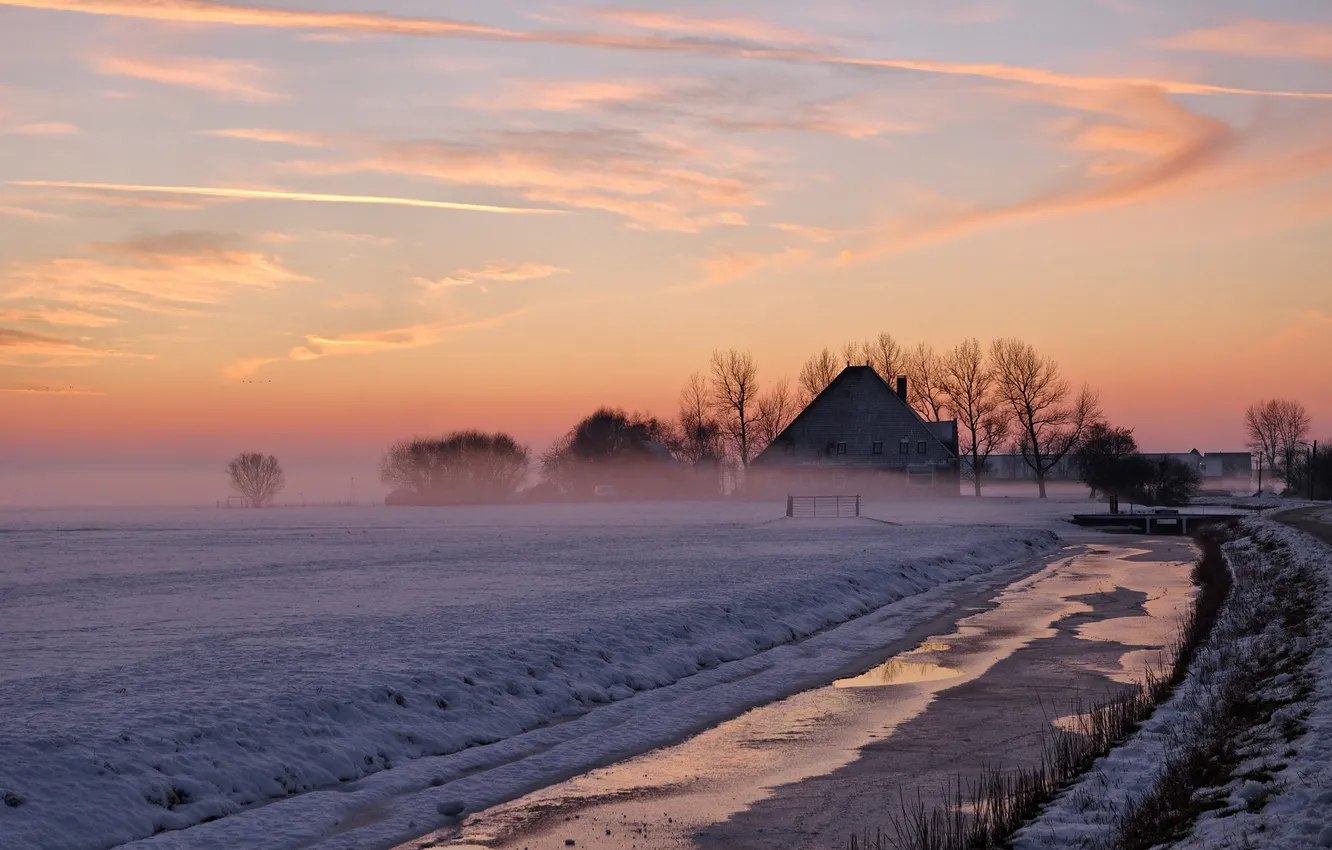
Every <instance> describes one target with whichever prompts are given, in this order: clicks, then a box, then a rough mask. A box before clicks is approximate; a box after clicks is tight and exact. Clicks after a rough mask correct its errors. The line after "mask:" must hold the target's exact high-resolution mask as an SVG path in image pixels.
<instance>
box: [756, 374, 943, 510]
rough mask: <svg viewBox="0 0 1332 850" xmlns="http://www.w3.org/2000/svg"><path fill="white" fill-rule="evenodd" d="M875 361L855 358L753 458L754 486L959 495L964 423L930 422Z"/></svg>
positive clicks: (900, 382)
mask: <svg viewBox="0 0 1332 850" xmlns="http://www.w3.org/2000/svg"><path fill="white" fill-rule="evenodd" d="M906 397H907V379H906V378H898V379H897V387H896V388H894V387H891V386H889V385H888V383H887V382H886V381H884V380H883V378H881V377H880V376H879V374H878V373H877V372H875V371H874V369H873V368H871V367H869V366H848V367H847V368H846V369H844V370H842V373H841V374H840V375H838V376H837V377H836V378H834V379H833V382H832V383H831V384H829V385H828V386H827V388H826V389H824V391H823V392H821V393H819V395H818V396H817V397H816V398H815V399H814V400H813V401H811V402H810V403H809V406H808V407H806V408H805V409H804V410H803V411H802V412H801V413H800V415H799V416H797V417H796V418H795V419H794V420H793V421H792V422H791V424H790V425H789V426H787V428H786V430H784V431H782V433H781V434H779V435H778V436H777V439H775V440H773V442H772V444H771V445H769V446H768V447H767V448H766V449H764V450H763V452H762V453H761V454H760V455H759V456H758V457H757V458H755V459H754V461H753V463H751V464H750V469H749V482H748V485H747V486H748V488H749V490H750V491H751V492H755V491H756V490H757V491H759V492H763V493H767V494H771V495H781V494H787V493H793V492H802V493H811V494H812V493H814V491H820V493H822V492H823V491H826V492H827V493H858V494H872V493H890V492H895V491H904V490H906V489H908V488H912V489H920V490H925V491H931V492H935V493H937V494H939V495H950V496H956V495H959V479H958V462H957V446H958V438H957V423H956V422H955V421H947V422H926V421H925V420H924V419H922V418H921V417H920V415H919V414H917V413H916V411H915V410H913V409H912V408H911V405H910V404H908V403H907V401H906Z"/></svg>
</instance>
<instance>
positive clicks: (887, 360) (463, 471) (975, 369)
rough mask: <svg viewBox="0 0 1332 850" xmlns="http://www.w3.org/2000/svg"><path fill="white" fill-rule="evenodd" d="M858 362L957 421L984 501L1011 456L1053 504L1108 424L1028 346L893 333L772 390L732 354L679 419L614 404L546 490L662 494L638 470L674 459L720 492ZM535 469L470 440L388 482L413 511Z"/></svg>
mask: <svg viewBox="0 0 1332 850" xmlns="http://www.w3.org/2000/svg"><path fill="white" fill-rule="evenodd" d="M851 365H863V366H869V367H871V368H873V369H874V370H875V371H876V372H877V373H878V374H879V375H880V377H882V378H883V379H884V380H885V381H886V382H888V383H889V385H890V386H891V385H892V384H894V383H895V382H896V380H897V378H898V377H899V376H904V377H906V378H907V387H908V397H907V403H908V404H910V405H911V406H912V408H914V409H915V410H916V412H917V413H919V414H920V416H921V417H922V418H923V419H925V420H927V421H941V420H944V419H947V418H953V419H956V420H957V423H958V434H959V450H960V454H961V455H962V456H963V457H964V458H965V459H966V460H967V463H965V464H964V465H963V473H964V475H965V476H966V477H967V478H968V479H970V480H971V481H972V482H973V487H974V489H975V492H976V495H980V492H981V481H982V478H983V477H984V474H985V470H986V469H987V466H988V462H989V458H990V456H991V455H992V454H994V453H996V452H999V451H1003V450H1005V449H1011V450H1012V451H1014V452H1015V453H1017V454H1019V455H1020V456H1021V457H1022V458H1023V459H1024V461H1025V462H1026V463H1027V465H1028V466H1029V467H1030V468H1031V470H1032V472H1033V474H1034V475H1035V477H1036V480H1037V485H1038V488H1039V492H1040V495H1041V496H1042V498H1044V497H1045V495H1046V481H1047V478H1048V476H1049V474H1050V473H1051V471H1052V470H1053V469H1054V468H1055V467H1056V466H1058V465H1059V464H1060V463H1061V462H1062V461H1063V460H1064V459H1065V458H1066V457H1068V456H1069V455H1070V454H1071V453H1072V452H1074V451H1075V450H1076V449H1077V448H1078V446H1079V445H1081V443H1082V441H1083V440H1084V438H1085V435H1086V434H1087V432H1088V429H1089V428H1090V427H1091V426H1092V425H1093V424H1095V423H1097V422H1100V421H1101V418H1102V417H1101V411H1100V406H1099V399H1098V396H1097V394H1096V393H1095V392H1094V391H1093V390H1091V389H1090V388H1089V387H1087V386H1085V385H1084V386H1082V387H1081V388H1079V389H1077V390H1074V389H1073V388H1072V386H1071V385H1070V384H1069V383H1068V381H1067V380H1066V379H1065V378H1064V377H1063V376H1062V375H1061V373H1060V369H1059V364H1058V363H1057V362H1056V361H1055V360H1054V359H1053V358H1051V357H1048V356H1044V355H1042V354H1040V353H1039V352H1038V351H1037V350H1036V349H1035V348H1034V347H1033V346H1031V345H1030V344H1028V343H1026V342H1023V341H1021V340H1017V339H999V340H995V341H994V342H992V343H991V344H990V345H989V346H982V345H981V343H980V341H979V340H975V339H969V340H964V341H963V342H961V343H959V344H958V345H957V346H955V347H954V348H952V349H950V350H948V351H945V352H943V353H942V354H940V353H938V352H936V351H935V350H934V349H933V348H932V347H930V346H928V345H925V344H920V345H917V346H915V347H912V348H907V347H904V346H902V345H901V344H900V343H899V342H898V341H897V340H896V339H895V338H894V337H893V336H892V335H891V334H888V333H881V334H879V335H877V336H876V337H873V338H870V339H867V340H863V341H856V342H850V343H847V344H845V345H843V346H842V347H841V348H840V349H838V350H836V351H834V350H833V349H832V348H827V347H825V348H824V349H822V350H821V351H819V352H817V353H815V354H813V355H812V356H810V357H809V358H808V359H807V360H806V361H805V362H804V364H803V365H802V366H801V368H800V371H799V373H798V376H797V378H796V381H795V382H794V385H793V384H792V381H791V380H790V379H789V378H788V377H781V378H778V379H777V380H775V381H773V382H772V383H771V384H770V385H767V386H765V385H764V384H763V383H761V381H760V377H759V367H758V364H757V362H756V361H755V358H754V356H753V354H752V353H751V352H748V351H741V350H738V349H729V350H725V351H722V350H718V351H714V352H713V354H712V356H711V358H710V360H709V362H708V367H707V369H706V371H699V372H694V373H693V374H691V375H690V376H689V378H688V379H687V380H686V381H685V385H684V387H683V388H681V390H680V394H679V397H678V405H677V411H676V416H675V417H674V418H662V417H658V416H654V415H652V414H648V413H638V412H633V413H630V412H626V411H624V410H621V409H619V408H614V407H605V408H601V409H598V410H596V411H594V412H593V413H592V414H590V415H588V416H587V417H585V418H584V419H582V420H581V421H579V422H578V423H577V424H576V425H574V427H573V428H572V429H570V430H569V431H568V432H567V433H566V434H564V435H563V436H561V437H560V438H559V439H558V440H556V441H555V443H554V444H553V445H551V447H550V448H549V449H547V450H546V451H545V452H544V453H542V454H541V456H540V457H539V458H536V459H535V463H536V465H537V467H538V469H539V472H540V476H541V478H542V483H541V484H539V485H538V487H539V488H542V490H544V492H546V493H548V494H551V495H554V494H556V493H558V494H578V495H587V494H589V493H590V491H591V490H592V489H593V488H594V487H595V486H596V485H598V484H605V483H615V482H617V481H629V482H631V484H630V486H631V487H632V486H637V487H640V488H642V487H648V486H649V485H648V484H646V483H645V481H644V479H642V478H636V477H635V476H634V474H633V473H634V471H635V470H641V469H643V468H644V467H646V466H652V465H654V464H656V465H657V467H656V476H657V478H659V479H660V478H662V477H663V476H664V475H665V473H663V472H661V470H660V465H659V464H660V461H662V460H665V459H667V458H669V459H670V460H672V461H674V462H675V463H674V466H676V467H678V468H679V469H682V470H686V471H692V472H694V473H695V474H694V476H693V477H692V478H685V477H682V476H677V480H675V481H674V482H670V483H671V484H673V485H674V486H675V487H676V489H677V490H678V489H680V488H681V487H683V488H684V489H685V490H688V489H690V487H693V488H697V489H700V490H702V491H704V492H712V493H715V492H716V490H717V480H716V478H715V477H712V478H709V477H708V475H714V476H715V474H717V473H719V472H720V470H721V469H723V468H724V467H726V466H728V465H730V466H732V467H735V468H738V469H739V470H744V469H747V468H748V467H749V464H750V463H751V462H752V461H753V460H754V458H756V457H757V456H758V455H759V454H760V453H762V451H763V450H764V449H765V448H767V446H768V445H770V444H771V443H772V442H773V441H774V440H776V438H777V437H778V436H779V435H780V434H781V433H782V431H784V430H785V429H786V428H787V426H788V425H790V423H791V421H792V420H793V419H794V418H795V417H796V415H797V414H798V413H799V412H800V411H801V410H802V409H803V408H804V407H805V406H806V405H807V404H809V402H810V401H812V400H813V399H814V398H815V397H816V396H818V395H819V394H820V393H821V392H823V390H824V389H826V388H827V387H828V385H829V384H831V383H832V381H833V380H834V379H835V378H836V377H837V375H838V374H840V373H841V371H842V369H844V368H845V367H847V366H851ZM532 462H533V459H532V458H531V457H530V456H529V453H528V451H527V449H525V448H524V447H522V446H521V445H519V444H518V443H517V441H515V440H514V439H513V438H512V437H510V436H509V435H507V434H481V433H478V432H472V431H462V432H455V433H453V434H448V435H446V436H444V437H442V438H438V439H429V438H417V439H413V440H406V441H401V442H399V443H396V444H394V446H392V447H391V448H390V449H389V451H388V452H387V453H386V454H385V456H384V458H383V460H382V462H381V478H382V480H383V481H384V483H386V484H388V485H390V486H391V487H394V488H395V491H397V492H398V493H399V496H398V498H399V499H401V500H402V501H405V502H413V501H414V502H420V503H432V504H438V503H453V502H460V501H491V500H495V499H498V498H502V497H503V496H504V495H508V494H512V493H513V492H515V491H516V490H517V489H518V487H519V485H520V482H522V481H523V480H525V477H526V474H527V471H528V470H529V469H530V468H531V465H532ZM698 473H703V475H699V474H698ZM741 474H743V473H741ZM538 492H541V491H538ZM700 494H702V493H700Z"/></svg>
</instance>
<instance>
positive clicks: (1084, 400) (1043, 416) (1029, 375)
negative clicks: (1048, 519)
mask: <svg viewBox="0 0 1332 850" xmlns="http://www.w3.org/2000/svg"><path fill="white" fill-rule="evenodd" d="M990 361H991V364H992V367H993V370H994V377H995V385H996V387H997V389H998V393H999V396H1000V397H1001V398H1002V399H1003V400H1004V402H1005V403H1006V404H1007V405H1008V407H1009V409H1011V410H1012V411H1013V418H1014V422H1015V425H1016V429H1017V448H1018V451H1019V452H1021V454H1022V459H1023V460H1024V461H1026V464H1027V466H1028V467H1030V468H1031V470H1032V472H1034V473H1036V482H1037V484H1038V485H1039V486H1040V491H1041V498H1042V499H1044V498H1045V478H1046V476H1047V475H1049V474H1050V471H1051V470H1052V469H1054V468H1055V466H1056V465H1057V464H1058V463H1059V462H1060V461H1061V460H1063V459H1064V457H1065V456H1067V455H1068V454H1069V453H1070V452H1072V451H1075V450H1077V448H1078V446H1079V445H1080V444H1081V442H1082V439H1083V437H1084V436H1085V435H1086V433H1087V430H1088V429H1089V428H1090V427H1091V426H1092V425H1093V424H1095V423H1096V422H1099V421H1100V420H1101V410H1100V407H1099V401H1100V399H1099V397H1098V396H1097V394H1096V393H1095V392H1093V391H1092V390H1091V388H1090V387H1088V386H1086V385H1083V387H1082V389H1081V390H1080V391H1079V392H1078V395H1077V397H1076V398H1074V399H1073V401H1072V403H1070V402H1069V395H1070V392H1069V387H1068V382H1067V381H1065V380H1064V379H1063V378H1062V377H1061V376H1060V374H1059V364H1058V363H1056V362H1055V361H1054V360H1053V359H1052V358H1050V357H1042V356H1041V355H1040V354H1037V353H1036V349H1034V348H1032V347H1031V345H1029V344H1027V343H1025V342H1022V341H1021V340H1017V339H998V340H995V341H994V344H993V345H992V346H991V347H990Z"/></svg>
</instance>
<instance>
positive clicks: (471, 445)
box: [379, 431, 528, 505]
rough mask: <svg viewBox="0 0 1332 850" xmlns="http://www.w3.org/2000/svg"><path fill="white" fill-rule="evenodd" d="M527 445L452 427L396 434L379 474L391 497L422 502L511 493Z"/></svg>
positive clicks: (491, 499)
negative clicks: (404, 436)
mask: <svg viewBox="0 0 1332 850" xmlns="http://www.w3.org/2000/svg"><path fill="white" fill-rule="evenodd" d="M527 460H528V453H527V449H526V448H524V447H523V446H521V445H519V444H518V442H517V441H516V440H514V439H513V438H512V437H510V436H509V435H508V434H486V433H483V432H481V431H454V432H453V433H451V434H447V435H445V436H444V437H441V438H439V439H431V438H424V437H417V438H415V439H411V440H400V441H398V442H396V443H394V444H393V445H392V446H391V447H389V450H388V451H387V452H385V453H384V456H383V457H382V458H381V459H380V463H379V477H380V479H381V480H382V481H383V482H384V483H385V484H388V485H390V486H392V487H393V488H394V489H395V491H396V495H395V497H393V498H395V499H397V500H400V501H404V502H409V503H412V504H421V505H449V504H469V503H471V504H477V503H485V502H498V501H503V500H505V499H507V498H509V497H510V496H512V495H513V494H514V493H515V492H516V491H517V489H518V487H519V485H521V484H522V482H523V478H524V476H525V475H526V473H527Z"/></svg>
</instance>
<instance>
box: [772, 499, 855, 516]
mask: <svg viewBox="0 0 1332 850" xmlns="http://www.w3.org/2000/svg"><path fill="white" fill-rule="evenodd" d="M786 515H787V516H789V517H792V518H794V519H837V518H841V517H858V516H860V497H859V496H787V497H786Z"/></svg>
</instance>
